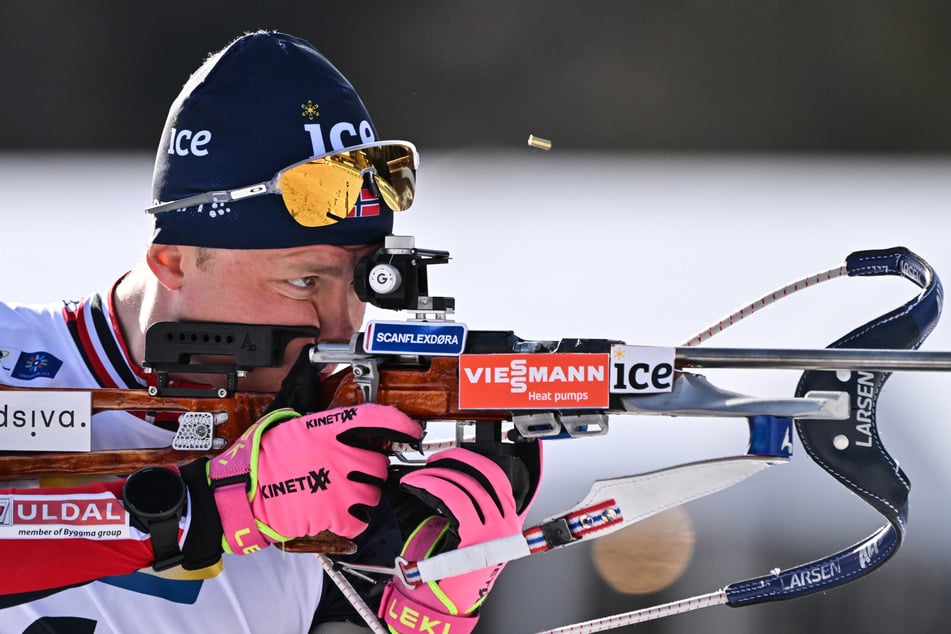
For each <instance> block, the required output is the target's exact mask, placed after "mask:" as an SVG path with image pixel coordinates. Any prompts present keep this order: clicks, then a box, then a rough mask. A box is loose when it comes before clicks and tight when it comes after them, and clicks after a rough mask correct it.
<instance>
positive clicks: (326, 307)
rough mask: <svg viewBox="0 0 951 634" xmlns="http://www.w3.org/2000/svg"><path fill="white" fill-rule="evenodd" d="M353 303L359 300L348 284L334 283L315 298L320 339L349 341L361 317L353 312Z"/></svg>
mask: <svg viewBox="0 0 951 634" xmlns="http://www.w3.org/2000/svg"><path fill="white" fill-rule="evenodd" d="M354 303H359V300H358V299H357V298H356V294H355V293H354V292H353V289H352V287H351V286H350V284H340V285H334V287H333V289H332V290H330V289H328V290H327V292H325V293H321V295H320V296H319V297H317V298H315V300H314V308H315V309H316V311H317V327H318V328H320V339H321V340H322V341H350V337H352V336H353V333H354V332H356V329H357V328H358V327H359V325H360V320H361V319H362V318H363V317H362V315H356V314H354V312H355V311H354V309H353V304H354Z"/></svg>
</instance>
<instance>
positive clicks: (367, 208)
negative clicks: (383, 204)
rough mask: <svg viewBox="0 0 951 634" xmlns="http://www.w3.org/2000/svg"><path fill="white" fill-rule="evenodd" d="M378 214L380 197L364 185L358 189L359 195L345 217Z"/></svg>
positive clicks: (363, 216)
mask: <svg viewBox="0 0 951 634" xmlns="http://www.w3.org/2000/svg"><path fill="white" fill-rule="evenodd" d="M379 215H380V199H379V198H377V197H376V196H374V195H373V192H372V191H370V189H368V188H366V187H364V188H363V189H361V190H360V197H359V198H358V199H357V202H356V204H355V205H354V206H353V209H351V210H350V212H349V213H348V214H347V218H367V217H369V216H379Z"/></svg>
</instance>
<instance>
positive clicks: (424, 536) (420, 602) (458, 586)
mask: <svg viewBox="0 0 951 634" xmlns="http://www.w3.org/2000/svg"><path fill="white" fill-rule="evenodd" d="M539 451H540V448H539ZM537 467H538V470H539V473H538V474H535V476H540V467H541V459H540V454H539V458H538V461H537ZM400 484H401V485H403V487H404V488H406V489H407V490H409V491H410V492H411V493H413V495H415V496H416V497H418V498H419V499H420V500H422V501H424V502H425V503H427V504H428V505H429V506H431V507H432V508H434V509H435V510H436V511H437V512H438V513H440V515H432V516H429V517H428V518H426V519H425V520H423V521H422V523H421V524H419V526H418V527H417V528H416V530H415V531H413V533H412V534H411V535H410V537H409V538H408V539H407V541H406V543H405V544H404V547H403V552H402V556H403V557H404V558H405V559H406V560H407V561H419V560H421V559H425V558H426V557H430V556H432V555H434V554H437V553H439V552H444V551H445V550H451V549H452V548H461V547H464V546H470V545H472V544H478V543H481V542H484V541H488V540H491V539H496V538H499V537H508V536H510V535H515V534H517V533H519V532H521V530H522V525H523V524H524V521H525V513H527V511H528V508H529V506H530V505H531V498H529V499H528V500H527V501H526V502H524V503H523V505H522V508H518V507H517V505H516V502H515V497H514V495H513V492H512V482H511V481H510V479H509V477H508V476H507V475H506V473H505V472H504V471H503V470H502V469H501V468H500V467H499V465H497V464H496V463H495V462H493V461H492V460H490V459H489V458H486V457H485V456H482V455H480V454H477V453H475V452H473V451H469V450H467V449H460V448H456V449H447V450H446V451H441V452H439V453H436V454H433V455H432V456H431V457H430V458H429V460H427V462H426V466H425V467H423V468H421V469H417V470H416V471H413V472H411V473H409V474H407V475H405V476H403V478H402V479H401V480H400ZM536 485H537V477H535V478H534V483H533V485H532V491H531V493H532V495H534V489H535V486H536ZM504 567H505V564H500V565H497V566H491V567H488V568H483V569H481V570H475V571H472V572H468V573H465V574H462V575H458V576H455V577H449V578H447V579H441V580H439V581H434V582H430V583H427V584H423V585H420V586H417V587H415V588H412V589H411V588H408V587H407V586H406V585H405V584H403V583H402V582H401V581H397V580H395V579H394V580H391V581H390V582H389V583H388V584H387V586H386V589H385V590H384V591H383V600H382V602H381V604H380V612H379V615H380V617H381V618H383V620H384V621H385V622H386V624H387V625H388V626H389V628H390V631H391V632H398V633H400V634H419V632H423V631H435V632H443V631H446V632H453V633H454V634H467V633H468V632H471V631H472V630H473V628H475V626H476V623H477V622H478V620H479V617H478V614H477V613H476V610H477V609H478V608H479V606H480V605H481V604H482V602H483V601H484V600H485V597H486V596H487V595H488V593H489V591H490V590H491V589H492V586H493V585H494V584H495V580H496V579H497V578H498V575H499V573H500V572H501V571H502V569H503V568H504Z"/></svg>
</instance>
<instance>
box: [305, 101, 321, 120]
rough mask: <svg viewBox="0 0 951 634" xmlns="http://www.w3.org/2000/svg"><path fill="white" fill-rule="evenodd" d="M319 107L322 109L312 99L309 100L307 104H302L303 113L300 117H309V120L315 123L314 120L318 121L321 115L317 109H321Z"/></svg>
mask: <svg viewBox="0 0 951 634" xmlns="http://www.w3.org/2000/svg"><path fill="white" fill-rule="evenodd" d="M319 107H320V106H318V105H317V104H315V103H314V102H313V101H311V100H310V99H308V100H307V103H302V104H301V105H300V109H301V110H302V111H303V112H301V113H300V116H302V117H307V118H308V119H310V120H311V121H313V120H314V119H316V118H317V117H319V116H320V113H319V112H317V108H319Z"/></svg>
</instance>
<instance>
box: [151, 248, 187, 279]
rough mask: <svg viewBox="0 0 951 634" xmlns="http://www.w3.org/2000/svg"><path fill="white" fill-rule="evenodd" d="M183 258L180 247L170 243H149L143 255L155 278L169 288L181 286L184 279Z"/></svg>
mask: <svg viewBox="0 0 951 634" xmlns="http://www.w3.org/2000/svg"><path fill="white" fill-rule="evenodd" d="M183 258H184V252H183V250H182V248H181V247H179V246H175V245H171V244H150V245H149V250H148V252H147V253H146V255H145V261H146V262H147V263H148V265H149V268H150V269H151V270H152V273H153V274H154V275H155V277H156V279H158V281H159V282H160V283H161V284H162V286H164V287H165V288H168V289H170V290H178V289H179V288H181V286H182V282H183V281H184V279H185V269H184V268H183V266H182V260H183Z"/></svg>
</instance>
